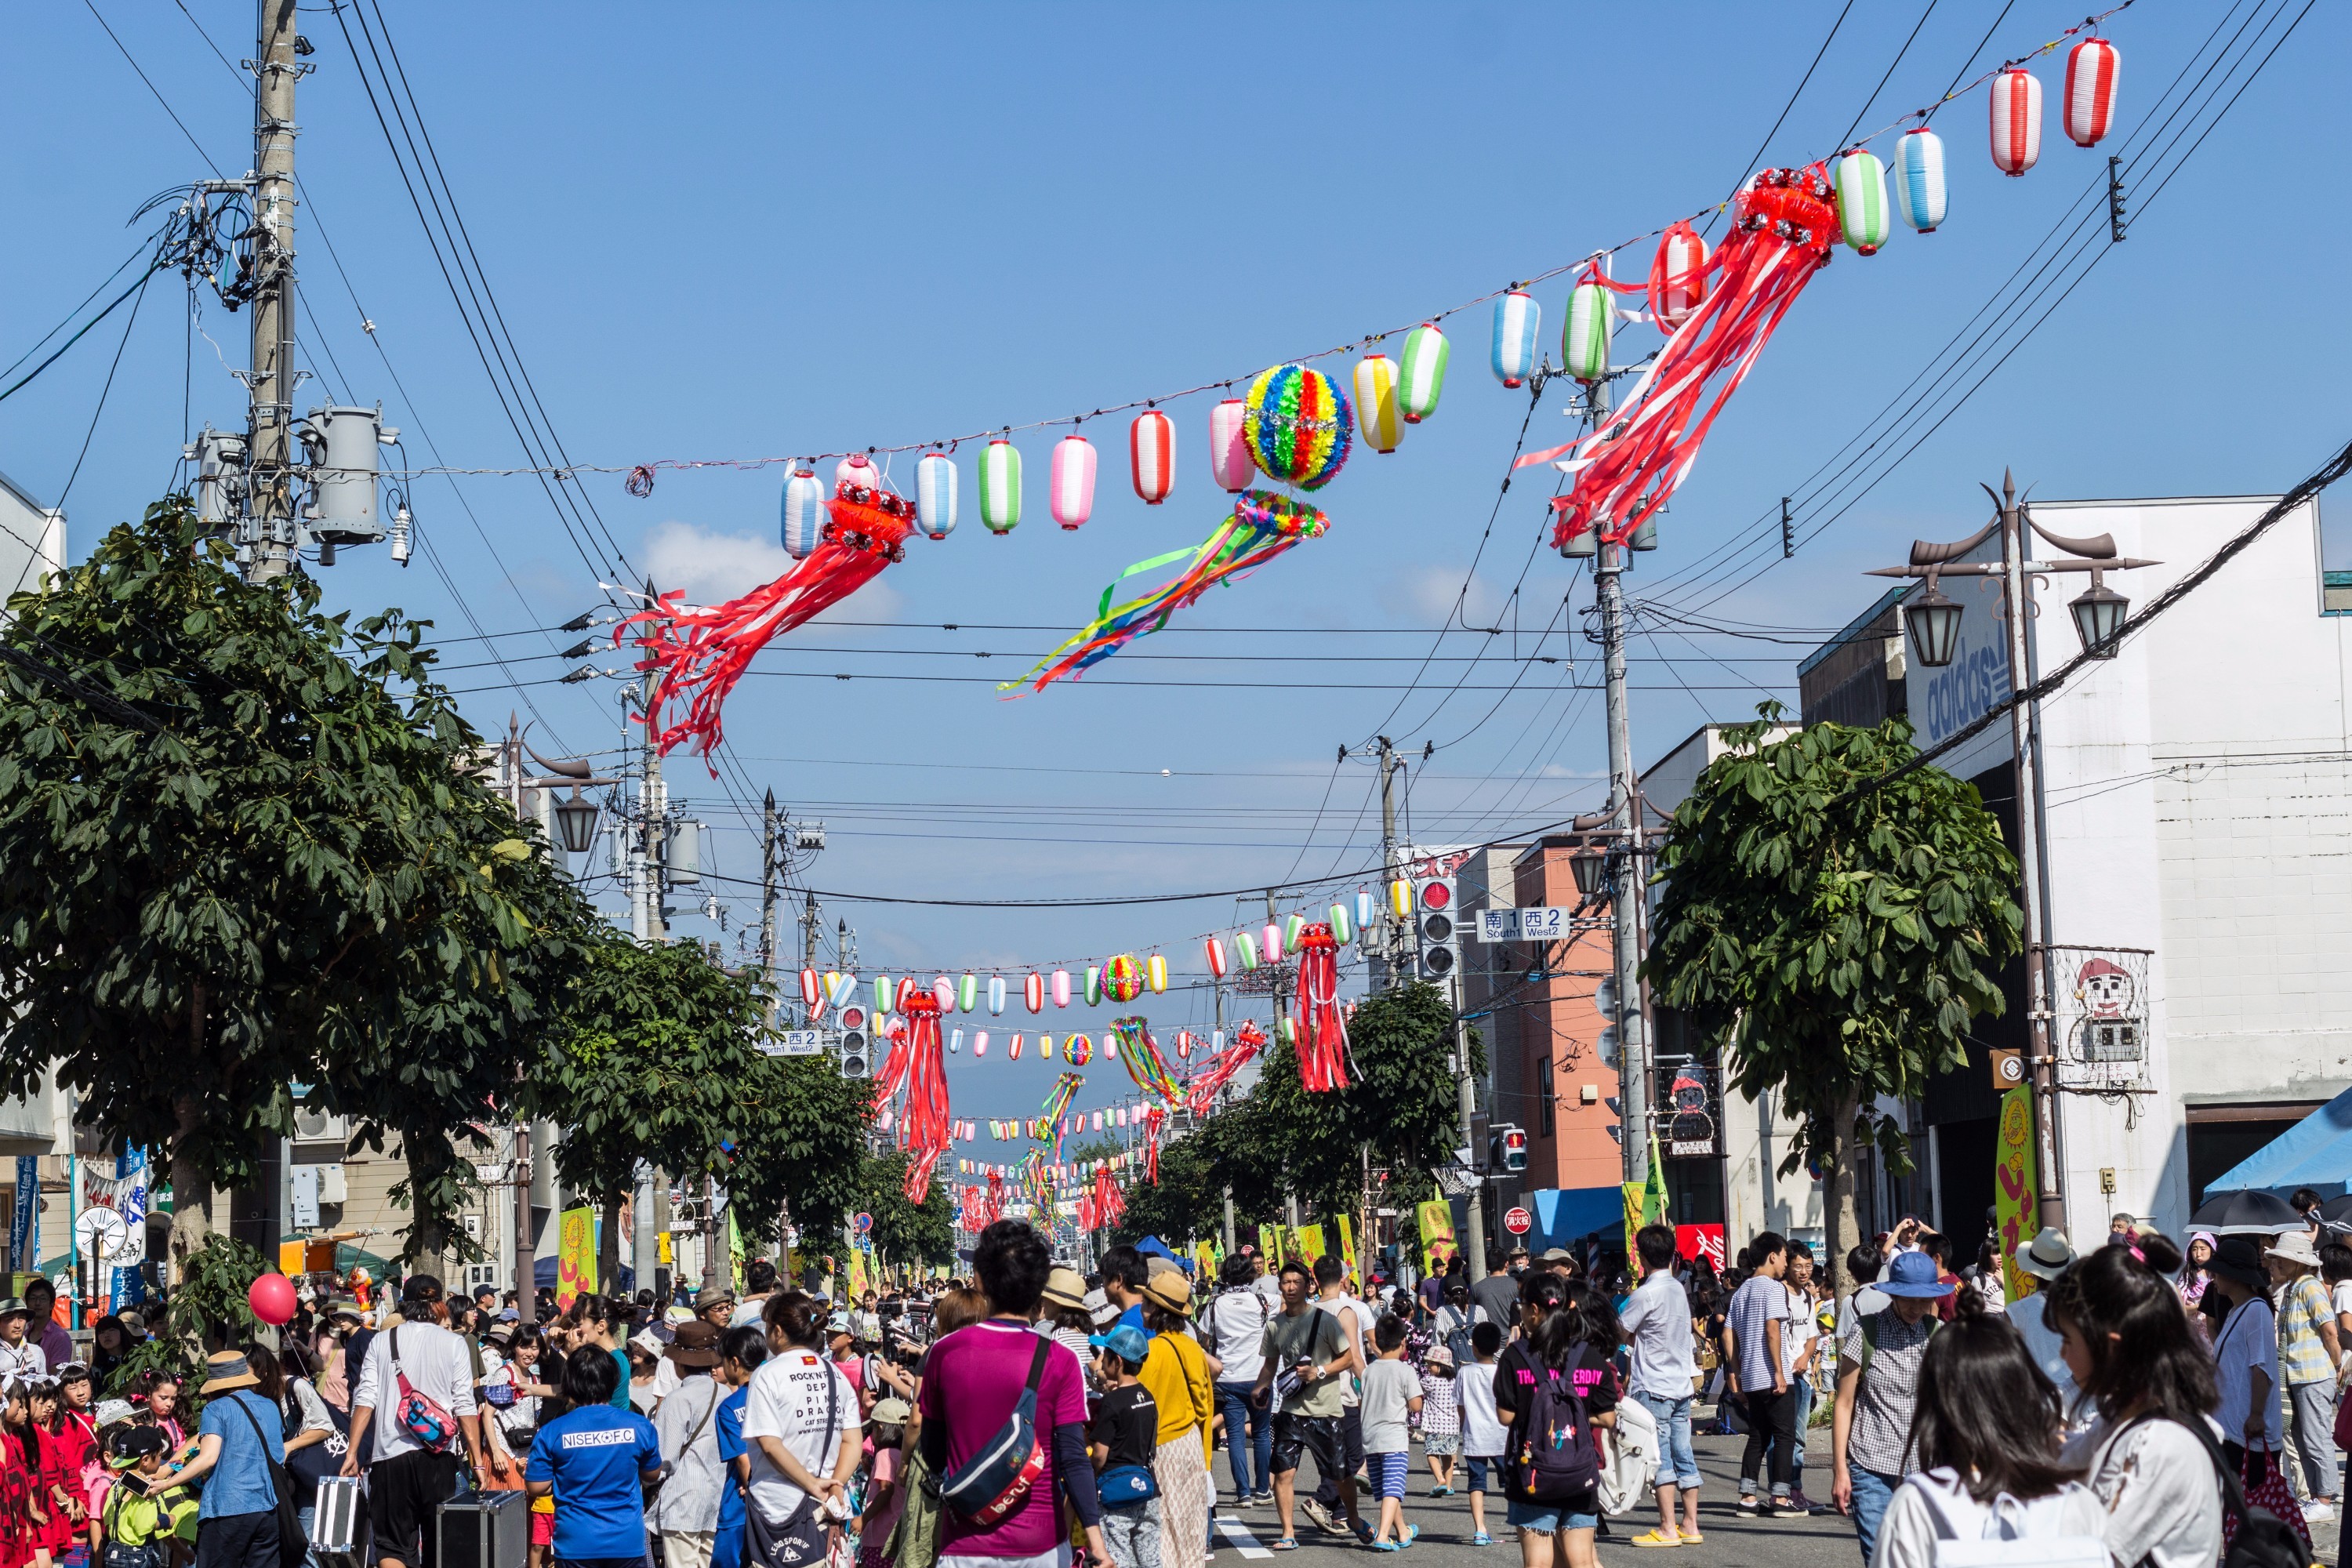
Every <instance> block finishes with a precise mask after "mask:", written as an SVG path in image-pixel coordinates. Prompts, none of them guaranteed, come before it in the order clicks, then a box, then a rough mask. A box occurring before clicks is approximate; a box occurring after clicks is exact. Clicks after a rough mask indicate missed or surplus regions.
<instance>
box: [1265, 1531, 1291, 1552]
mask: <svg viewBox="0 0 2352 1568" xmlns="http://www.w3.org/2000/svg"><path fill="white" fill-rule="evenodd" d="M1265 1549H1266V1550H1267V1551H1268V1552H1296V1551H1297V1550H1298V1538H1297V1536H1295V1535H1286V1536H1284V1537H1282V1538H1281V1539H1280V1540H1278V1541H1270V1542H1266V1548H1265Z"/></svg>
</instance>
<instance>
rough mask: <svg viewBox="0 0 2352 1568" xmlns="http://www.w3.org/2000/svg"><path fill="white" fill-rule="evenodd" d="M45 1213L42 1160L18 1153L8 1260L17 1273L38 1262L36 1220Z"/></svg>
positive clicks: (9, 1221) (9, 1228)
mask: <svg viewBox="0 0 2352 1568" xmlns="http://www.w3.org/2000/svg"><path fill="white" fill-rule="evenodd" d="M40 1213H41V1162H40V1158H39V1156H37V1155H34V1154H19V1155H17V1156H16V1211H15V1212H14V1213H13V1214H11V1215H9V1217H8V1261H9V1264H10V1266H11V1267H12V1268H16V1271H17V1272H19V1273H23V1272H26V1270H29V1269H30V1268H33V1267H34V1265H35V1264H36V1263H37V1261H38V1260H37V1258H34V1256H33V1239H34V1237H35V1236H36V1235H37V1233H38V1231H37V1226H36V1224H35V1222H36V1221H37V1219H38V1218H39V1216H40Z"/></svg>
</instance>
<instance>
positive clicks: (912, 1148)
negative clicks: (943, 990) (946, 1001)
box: [892, 991, 951, 1204]
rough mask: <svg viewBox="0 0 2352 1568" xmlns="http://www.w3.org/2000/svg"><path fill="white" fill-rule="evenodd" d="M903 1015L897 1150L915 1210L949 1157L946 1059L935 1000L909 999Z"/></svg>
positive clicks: (924, 994)
mask: <svg viewBox="0 0 2352 1568" xmlns="http://www.w3.org/2000/svg"><path fill="white" fill-rule="evenodd" d="M906 1013H907V1033H908V1039H907V1110H906V1114H905V1115H904V1116H902V1117H900V1118H899V1121H898V1147H899V1148H901V1149H903V1150H905V1151H906V1152H907V1184H906V1194H907V1201H908V1203H910V1204H919V1203H921V1202H922V1201H923V1193H924V1191H925V1189H927V1188H928V1187H929V1185H930V1184H931V1170H932V1168H933V1167H934V1166H936V1165H937V1164H938V1163H940V1155H942V1154H944V1153H946V1152H947V1151H948V1145H949V1141H950V1131H951V1129H950V1127H949V1125H948V1072H947V1057H946V1053H945V1052H944V1051H943V1050H942V1049H941V1048H940V1004H939V998H938V997H936V996H934V995H932V994H930V993H929V992H927V991H918V992H916V993H915V994H912V995H911V996H908V998H907V1002H906ZM892 1054H893V1055H894V1056H895V1055H896V1054H897V1045H896V1042H893V1045H892Z"/></svg>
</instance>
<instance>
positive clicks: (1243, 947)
mask: <svg viewBox="0 0 2352 1568" xmlns="http://www.w3.org/2000/svg"><path fill="white" fill-rule="evenodd" d="M1234 952H1236V953H1239V954H1240V955H1241V961H1242V973H1244V974H1247V973H1249V972H1250V971H1251V970H1253V969H1255V968H1256V967H1257V965H1258V956H1257V938H1255V937H1254V936H1252V935H1250V933H1249V932H1247V931H1235V932H1234Z"/></svg>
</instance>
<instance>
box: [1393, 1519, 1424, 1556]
mask: <svg viewBox="0 0 2352 1568" xmlns="http://www.w3.org/2000/svg"><path fill="white" fill-rule="evenodd" d="M1420 1539H1421V1526H1419V1525H1417V1524H1408V1525H1406V1526H1405V1527H1404V1539H1403V1540H1402V1541H1400V1542H1397V1548H1398V1550H1400V1551H1402V1550H1403V1549H1404V1548H1405V1547H1408V1546H1411V1545H1412V1543H1413V1542H1416V1541H1419V1540H1420Z"/></svg>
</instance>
